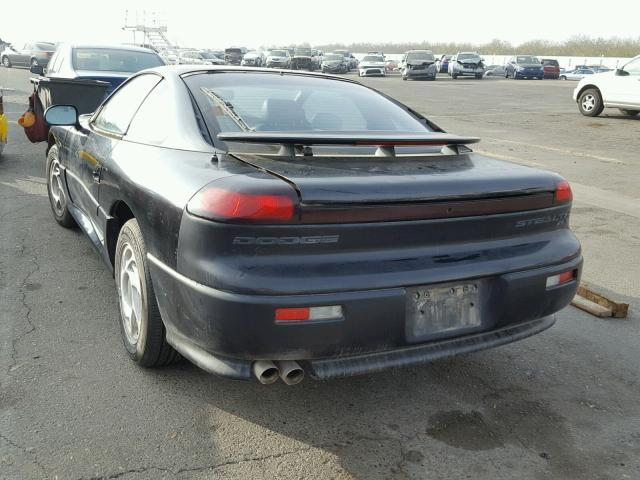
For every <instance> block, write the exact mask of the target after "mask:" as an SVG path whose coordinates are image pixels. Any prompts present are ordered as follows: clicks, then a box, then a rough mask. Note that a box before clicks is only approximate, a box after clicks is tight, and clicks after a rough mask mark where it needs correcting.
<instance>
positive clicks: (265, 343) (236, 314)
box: [149, 255, 582, 379]
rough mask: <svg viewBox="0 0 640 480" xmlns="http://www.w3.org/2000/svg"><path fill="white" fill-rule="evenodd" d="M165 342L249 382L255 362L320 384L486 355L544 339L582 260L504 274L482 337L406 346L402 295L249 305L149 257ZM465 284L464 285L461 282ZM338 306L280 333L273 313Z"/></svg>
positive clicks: (490, 299)
mask: <svg viewBox="0 0 640 480" xmlns="http://www.w3.org/2000/svg"><path fill="white" fill-rule="evenodd" d="M149 260H150V261H149V265H150V269H151V274H152V279H153V282H154V287H155V291H156V296H157V298H158V304H159V306H160V311H161V313H162V318H163V320H164V322H165V324H166V326H167V332H168V334H167V338H168V341H169V342H170V343H171V344H172V345H174V346H175V347H176V349H177V350H178V351H180V352H181V353H182V354H183V355H184V356H185V357H187V358H189V359H190V360H192V361H193V362H194V363H196V364H197V365H199V366H200V367H202V368H203V369H205V370H207V371H209V372H212V373H216V374H220V375H223V376H228V377H231V378H240V379H243V378H249V377H250V366H251V362H252V361H253V360H259V359H269V360H297V361H301V362H303V363H306V364H307V367H308V370H309V373H310V374H311V376H313V377H316V378H330V377H335V376H346V375H353V374H359V373H367V372H372V371H377V370H382V369H384V368H389V367H400V366H407V365H414V364H419V363H424V362H429V361H431V360H434V359H437V358H442V357H447V356H451V355H455V354H459V353H467V352H471V351H476V350H481V349H484V348H491V347H494V346H497V345H501V344H504V343H508V342H512V341H515V340H518V339H520V338H525V337H526V336H529V335H533V334H535V333H537V332H539V331H542V330H544V329H546V328H548V327H550V326H551V325H552V324H553V321H554V320H553V318H551V317H552V315H553V314H554V313H555V312H557V311H558V310H560V309H562V308H564V307H565V306H566V305H568V304H569V302H570V301H571V298H572V297H573V295H574V294H575V291H576V288H577V283H578V281H579V276H580V271H581V267H582V257H577V258H574V259H572V260H570V261H567V262H564V263H562V264H560V265H550V266H547V267H544V268H536V269H533V270H525V271H520V272H511V273H505V274H502V275H495V276H492V277H490V278H485V279H482V281H485V282H487V287H486V290H485V291H486V297H485V298H484V300H483V305H482V323H481V325H480V326H479V327H475V328H473V329H467V330H464V331H463V330H459V331H457V332H455V333H453V334H452V333H449V334H448V335H446V336H445V335H443V334H438V335H432V336H428V337H421V338H420V339H419V340H414V339H411V338H410V335H409V334H408V333H407V332H408V329H407V326H406V323H407V322H406V317H407V314H406V304H407V303H406V302H407V288H405V287H397V288H385V289H377V290H364V291H352V292H336V293H323V294H308V295H247V294H237V293H232V292H226V291H222V290H217V289H215V288H211V287H209V286H206V285H203V284H201V283H198V282H195V281H193V280H191V279H189V278H187V277H185V276H183V275H181V274H180V273H178V272H176V271H175V270H173V269H172V268H170V267H168V266H167V265H165V264H163V263H162V262H160V261H159V260H158V259H156V258H155V257H153V256H152V255H149ZM570 269H577V270H578V276H577V278H576V279H575V280H574V281H571V282H568V283H566V284H563V285H561V286H558V287H553V288H551V289H547V287H546V278H547V277H548V276H550V275H555V274H557V273H561V272H564V271H566V270H570ZM465 281H466V280H465ZM322 305H341V306H342V308H343V312H344V315H343V318H341V319H339V320H331V321H317V322H297V323H290V324H277V323H276V322H275V319H274V313H275V309H276V308H282V307H302V306H322Z"/></svg>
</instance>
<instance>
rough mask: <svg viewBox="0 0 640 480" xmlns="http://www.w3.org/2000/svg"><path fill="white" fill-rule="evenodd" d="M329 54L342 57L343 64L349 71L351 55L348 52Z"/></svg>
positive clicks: (340, 51) (336, 51)
mask: <svg viewBox="0 0 640 480" xmlns="http://www.w3.org/2000/svg"><path fill="white" fill-rule="evenodd" d="M331 53H336V54H338V55H342V56H343V57H344V63H345V65H346V66H347V68H348V69H349V70H351V53H349V51H348V50H334V51H333V52H331Z"/></svg>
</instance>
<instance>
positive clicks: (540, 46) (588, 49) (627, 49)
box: [315, 35, 640, 57]
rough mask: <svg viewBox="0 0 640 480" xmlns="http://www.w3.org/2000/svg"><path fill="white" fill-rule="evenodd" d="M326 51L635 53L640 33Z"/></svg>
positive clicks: (357, 45) (322, 47)
mask: <svg viewBox="0 0 640 480" xmlns="http://www.w3.org/2000/svg"><path fill="white" fill-rule="evenodd" d="M315 47H316V48H318V49H320V50H323V51H325V52H327V51H332V50H340V49H343V50H348V51H350V52H360V53H362V52H373V51H383V52H385V53H404V52H406V51H407V50H431V51H433V52H434V53H452V54H453V53H456V52H462V51H472V52H480V53H482V54H484V55H492V54H493V55H512V54H515V53H521V54H525V53H529V54H533V55H557V56H569V57H599V56H605V57H635V56H636V55H640V37H638V38H621V37H611V38H602V37H589V36H586V35H575V36H573V37H570V38H569V39H567V40H565V41H562V42H554V41H551V40H529V41H527V42H524V43H521V44H519V45H514V44H512V43H510V42H507V41H505V40H500V39H494V40H492V41H491V42H489V43H470V42H429V41H426V40H425V41H423V42H418V43H409V42H400V43H378V42H356V43H351V44H344V43H330V44H326V45H315Z"/></svg>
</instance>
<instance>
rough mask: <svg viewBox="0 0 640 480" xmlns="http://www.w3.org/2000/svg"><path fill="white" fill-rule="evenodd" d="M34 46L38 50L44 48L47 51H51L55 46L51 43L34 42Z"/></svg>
mask: <svg viewBox="0 0 640 480" xmlns="http://www.w3.org/2000/svg"><path fill="white" fill-rule="evenodd" d="M35 47H36V48H37V49H38V50H45V51H49V52H53V51H54V50H55V49H56V46H55V45H54V44H53V43H36V44H35Z"/></svg>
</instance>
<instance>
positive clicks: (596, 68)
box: [586, 65, 613, 73]
mask: <svg viewBox="0 0 640 480" xmlns="http://www.w3.org/2000/svg"><path fill="white" fill-rule="evenodd" d="M586 68H590V69H591V70H593V71H594V72H596V73H602V72H611V71H613V68H609V67H607V66H606V65H587V66H586Z"/></svg>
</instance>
